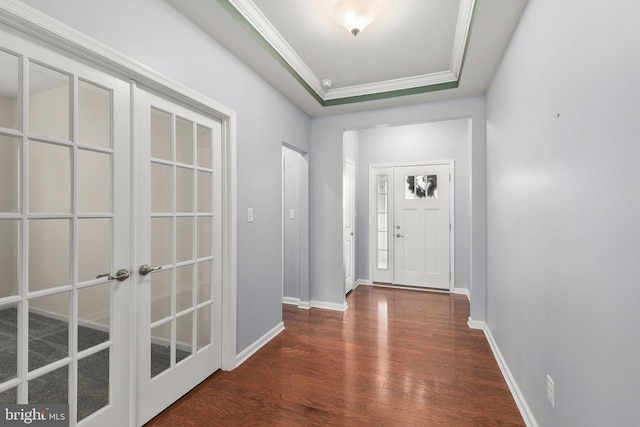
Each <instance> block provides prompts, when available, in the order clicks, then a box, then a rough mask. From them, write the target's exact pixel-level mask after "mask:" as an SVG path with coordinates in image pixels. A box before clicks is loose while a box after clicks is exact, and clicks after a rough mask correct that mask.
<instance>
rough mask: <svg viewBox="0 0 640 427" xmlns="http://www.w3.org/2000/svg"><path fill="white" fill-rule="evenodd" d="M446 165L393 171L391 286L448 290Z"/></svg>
mask: <svg viewBox="0 0 640 427" xmlns="http://www.w3.org/2000/svg"><path fill="white" fill-rule="evenodd" d="M449 183H450V176H449V165H446V164H444V165H423V166H402V167H395V168H394V198H393V199H394V221H395V227H394V229H393V239H394V248H395V257H394V258H395V260H394V283H396V284H400V285H408V286H419V287H428V288H436V289H449V288H450V268H451V266H450V224H449V211H450V200H449V197H450V195H449V190H450V189H449Z"/></svg>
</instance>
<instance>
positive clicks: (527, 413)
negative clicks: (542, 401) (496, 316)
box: [469, 318, 538, 427]
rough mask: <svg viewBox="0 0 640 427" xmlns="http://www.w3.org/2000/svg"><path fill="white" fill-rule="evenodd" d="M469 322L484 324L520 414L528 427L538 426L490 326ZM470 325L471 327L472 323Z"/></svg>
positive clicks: (494, 354)
mask: <svg viewBox="0 0 640 427" xmlns="http://www.w3.org/2000/svg"><path fill="white" fill-rule="evenodd" d="M469 322H475V323H483V324H484V327H483V328H482V329H483V331H484V335H485V336H486V337H487V341H488V342H489V347H491V351H492V352H493V357H495V359H496V362H498V366H499V367H500V372H502V376H503V377H504V379H505V381H506V382H507V386H509V391H510V392H511V395H512V396H513V400H515V401H516V406H518V410H519V411H520V415H522V418H523V419H524V422H525V424H526V425H527V427H538V423H537V422H536V419H535V418H534V417H533V413H532V412H531V409H530V408H529V405H528V404H527V401H526V400H525V399H524V396H523V395H522V392H521V391H520V387H518V383H517V382H516V380H515V378H514V377H513V375H512V374H511V370H510V369H509V366H508V365H507V362H506V361H505V360H504V357H502V353H501V352H500V348H498V344H497V343H496V341H495V339H494V338H493V334H491V329H489V326H487V324H486V323H485V322H477V321H472V320H471V318H469ZM469 326H470V327H471V325H469Z"/></svg>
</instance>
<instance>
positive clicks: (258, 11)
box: [168, 0, 527, 117]
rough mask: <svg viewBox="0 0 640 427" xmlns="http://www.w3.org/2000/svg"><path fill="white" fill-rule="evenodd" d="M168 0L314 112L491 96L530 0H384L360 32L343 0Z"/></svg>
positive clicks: (362, 109) (275, 85)
mask: <svg viewBox="0 0 640 427" xmlns="http://www.w3.org/2000/svg"><path fill="white" fill-rule="evenodd" d="M168 1H169V2H170V3H171V4H172V5H173V6H174V7H175V8H176V9H177V10H178V11H179V12H181V13H182V14H184V15H185V16H186V17H187V18H188V19H190V20H191V21H193V22H194V23H195V24H197V25H198V26H200V27H201V28H202V29H203V30H204V31H205V32H207V33H208V34H209V35H211V37H213V38H214V39H215V40H217V41H218V42H219V43H220V44H222V45H223V46H225V47H226V48H227V49H228V50H229V51H230V52H232V53H233V54H234V55H235V56H237V57H238V58H239V59H240V60H242V61H243V62H245V63H246V64H247V65H249V66H250V67H251V68H252V69H253V70H255V72H257V73H258V74H259V75H260V76H262V78H264V79H265V80H266V81H267V82H269V83H270V84H271V85H272V86H273V87H275V88H276V89H277V90H278V91H279V92H281V93H282V94H283V95H284V96H286V97H287V98H288V99H290V100H291V101H292V102H293V103H294V104H296V105H297V106H298V107H299V108H300V109H302V110H303V111H305V112H306V113H307V114H308V115H310V116H312V117H313V116H321V115H327V114H339V113H346V112H356V111H364V110H371V109H377V108H385V107H399V106H404V105H413V104H420V103H425V102H434V101H444V100H451V99H456V98H464V97H472V96H481V95H484V93H485V92H486V90H487V88H488V86H489V84H490V82H491V80H492V78H493V76H494V74H495V71H496V69H497V67H498V65H499V63H500V61H501V59H502V56H503V54H504V51H505V50H506V48H507V46H508V44H509V41H510V39H511V36H512V34H513V31H514V30H515V28H516V26H517V24H518V21H519V19H520V16H521V15H522V12H523V10H524V8H525V6H526V2H527V0H377V2H378V9H379V15H378V17H377V18H376V19H375V20H374V21H373V22H372V23H371V24H370V25H369V26H367V27H366V28H364V29H363V30H362V32H361V33H360V34H358V35H357V36H355V37H354V36H353V35H352V34H350V33H349V31H348V30H347V29H346V28H345V27H343V26H341V25H340V24H338V23H337V22H336V21H335V20H334V19H333V10H334V7H335V4H336V1H337V0H305V1H300V0H168ZM323 80H330V81H331V83H330V86H328V85H327V86H323V84H322V83H323Z"/></svg>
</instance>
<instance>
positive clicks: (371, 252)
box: [367, 160, 456, 292]
mask: <svg viewBox="0 0 640 427" xmlns="http://www.w3.org/2000/svg"><path fill="white" fill-rule="evenodd" d="M434 165H448V166H449V174H450V177H451V180H450V185H449V224H451V232H450V233H449V269H450V273H451V280H450V281H449V292H453V290H454V288H455V256H454V255H455V247H454V246H455V245H454V243H455V217H456V216H455V203H454V199H455V176H456V174H455V162H454V161H453V160H430V161H416V162H399V163H372V164H370V165H369V182H368V184H367V185H368V187H367V197H368V198H369V204H368V216H367V218H368V220H369V226H368V235H369V242H368V259H369V279H370V281H371V283H372V284H373V273H374V270H375V268H374V262H375V260H376V259H377V258H376V252H377V244H376V241H377V230H376V224H377V215H376V214H377V212H376V198H375V197H372V189H375V188H376V187H375V178H376V172H377V171H378V170H380V169H389V170H391V173H389V175H388V176H389V181H388V183H387V186H388V194H389V198H388V200H387V212H388V213H389V219H388V222H387V225H388V227H387V230H388V231H387V241H388V242H393V239H392V238H391V236H392V235H393V228H392V224H393V223H394V218H393V215H394V206H393V203H394V202H393V198H394V194H393V169H394V168H395V167H404V166H434ZM391 246H393V245H391ZM393 256H395V253H394V251H393V250H392V251H391V257H390V258H389V259H388V260H387V262H388V264H387V265H389V266H390V270H392V273H391V279H392V281H391V283H392V285H393V278H394V272H393V269H394V267H393V265H394V264H393V263H394V258H393ZM416 289H422V288H416ZM424 290H430V291H438V290H437V289H428V288H425V289H424Z"/></svg>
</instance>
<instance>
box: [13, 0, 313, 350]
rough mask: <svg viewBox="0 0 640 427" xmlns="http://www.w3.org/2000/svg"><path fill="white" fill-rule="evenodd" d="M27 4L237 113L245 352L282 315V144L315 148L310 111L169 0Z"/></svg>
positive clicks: (38, 0) (241, 344)
mask: <svg viewBox="0 0 640 427" xmlns="http://www.w3.org/2000/svg"><path fill="white" fill-rule="evenodd" d="M24 3H26V4H28V5H31V6H33V7H35V8H36V9H39V10H40V11H42V12H44V13H46V14H47V15H49V16H51V17H53V18H55V19H58V20H59V21H61V22H63V23H65V24H67V25H69V26H71V27H73V28H75V29H77V30H79V31H81V32H82V33H84V34H87V35H88V36H90V37H92V38H94V39H96V40H98V41H101V42H103V43H104V44H106V45H108V46H109V47H111V48H113V49H116V50H118V51H120V52H122V53H124V54H125V55H127V56H129V57H131V58H133V59H135V60H137V61H139V62H141V63H143V64H144V65H147V66H149V67H151V68H153V69H155V70H157V71H159V72H161V73H163V74H165V75H167V76H169V77H171V78H173V79H174V80H176V81H178V82H180V83H182V84H184V85H186V86H188V87H190V88H191V89H193V90H196V91H198V92H200V93H202V94H203V95H205V96H208V97H209V98H211V99H213V100H215V101H217V102H219V103H221V104H223V105H225V106H226V107H228V108H231V109H233V110H235V111H236V112H237V115H238V151H237V155H238V161H237V164H238V175H237V179H238V181H237V184H238V206H237V208H238V254H237V255H238V325H237V326H238V330H237V334H238V336H237V351H238V352H240V351H242V350H243V349H245V348H246V347H247V346H249V345H250V344H252V343H253V342H254V341H255V340H257V339H258V338H260V337H261V336H262V335H264V333H266V332H267V331H269V330H270V329H272V328H273V327H274V326H276V325H277V324H278V323H279V322H280V321H281V320H282V308H281V302H282V298H281V296H282V290H281V286H282V280H281V278H282V256H281V250H280V247H281V242H282V227H281V224H282V221H281V212H282V198H281V186H282V185H281V182H282V168H281V165H282V148H281V147H282V142H283V141H286V142H287V143H288V144H289V145H291V146H296V147H298V148H299V149H300V150H302V151H309V143H310V141H309V123H310V122H309V118H308V116H307V115H306V114H304V113H303V112H302V111H300V110H299V109H298V108H297V107H295V106H294V105H293V104H291V103H290V102H289V101H288V100H286V99H285V98H284V97H283V96H282V95H280V94H279V93H278V92H276V91H275V90H274V89H273V88H272V87H271V86H269V85H268V84H267V83H266V82H264V81H263V80H262V79H261V78H259V77H258V76H257V75H256V74H255V73H254V72H253V71H251V70H250V69H249V68H248V67H246V66H245V65H244V64H243V63H241V62H240V61H239V60H238V59H237V58H235V57H234V56H232V55H231V54H229V52H228V51H226V50H225V49H224V48H222V47H221V46H220V45H219V44H217V43H216V42H215V41H213V40H212V39H211V38H210V37H209V36H207V35H206V34H205V33H204V32H202V31H201V30H200V29H199V28H197V27H195V26H194V25H193V24H192V23H191V22H190V21H189V20H187V19H186V18H184V17H183V16H182V15H180V13H178V12H177V11H176V10H175V9H173V8H172V7H171V6H170V5H169V4H168V3H166V2H165V1H164V0H136V1H130V0H111V1H108V2H100V1H85V0H25V1H24ZM249 207H252V208H253V209H254V216H255V221H254V222H253V223H251V224H249V223H247V208H249Z"/></svg>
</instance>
